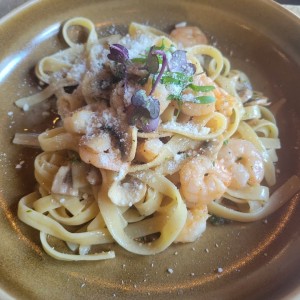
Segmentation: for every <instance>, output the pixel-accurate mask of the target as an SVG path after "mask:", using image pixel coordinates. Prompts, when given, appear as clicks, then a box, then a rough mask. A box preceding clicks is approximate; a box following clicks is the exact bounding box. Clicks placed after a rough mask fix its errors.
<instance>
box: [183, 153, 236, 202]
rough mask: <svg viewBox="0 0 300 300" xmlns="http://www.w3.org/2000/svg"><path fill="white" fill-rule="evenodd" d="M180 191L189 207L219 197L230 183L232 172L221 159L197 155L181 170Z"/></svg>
mask: <svg viewBox="0 0 300 300" xmlns="http://www.w3.org/2000/svg"><path fill="white" fill-rule="evenodd" d="M179 176H180V183H181V186H180V192H181V194H182V195H183V198H184V200H185V203H186V205H187V207H188V208H195V207H198V206H199V205H200V206H201V205H203V204H204V205H207V204H209V203H210V202H211V201H213V200H215V199H219V198H220V197H221V196H222V195H223V194H224V193H225V191H226V189H227V186H228V185H229V183H230V180H231V176H230V173H229V172H228V171H227V170H226V169H225V168H224V167H223V165H222V164H221V163H220V162H219V161H212V160H210V159H209V158H207V157H205V156H196V157H194V158H193V159H191V160H190V161H188V162H187V163H186V164H185V165H184V166H183V167H182V169H181V170H180V172H179Z"/></svg>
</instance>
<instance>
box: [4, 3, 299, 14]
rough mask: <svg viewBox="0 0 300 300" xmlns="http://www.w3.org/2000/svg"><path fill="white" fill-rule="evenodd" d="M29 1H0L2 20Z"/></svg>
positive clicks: (296, 9)
mask: <svg viewBox="0 0 300 300" xmlns="http://www.w3.org/2000/svg"><path fill="white" fill-rule="evenodd" d="M28 1H29V0H6V1H3V0H2V1H0V18H1V17H3V16H4V15H6V14H7V13H8V12H10V11H11V10H13V9H14V8H16V7H18V6H20V5H21V4H24V3H26V2H28ZM283 6H284V7H285V8H287V9H289V10H290V11H292V12H293V13H295V14H296V15H298V16H299V17H300V5H299V6H298V5H283Z"/></svg>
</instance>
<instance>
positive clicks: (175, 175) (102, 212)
mask: <svg viewBox="0 0 300 300" xmlns="http://www.w3.org/2000/svg"><path fill="white" fill-rule="evenodd" d="M74 29H75V32H77V33H78V32H80V33H81V31H82V33H84V34H82V35H76V34H75V35H73V34H72V33H74ZM84 35H85V36H86V39H85V41H79V40H76V36H84ZM62 36H63V38H64V41H65V42H66V44H67V45H68V47H67V48H66V49H63V50H61V51H59V52H57V53H54V54H52V55H49V56H46V57H43V58H42V59H41V60H40V61H39V62H38V63H37V65H36V67H35V73H36V76H37V78H38V79H39V80H40V81H41V82H42V83H43V84H45V85H47V87H45V88H44V90H43V91H41V92H39V93H37V94H36V95H33V96H29V97H24V98H22V99H19V100H17V101H16V105H17V106H18V107H20V108H23V109H24V110H28V109H31V107H32V106H34V105H38V104H39V103H41V102H43V101H46V100H47V99H48V98H50V97H52V96H54V97H56V108H57V112H56V113H57V114H58V115H59V119H60V120H59V122H56V123H55V124H56V125H55V127H54V128H49V129H48V130H46V131H45V132H42V133H41V134H39V136H38V137H37V136H34V135H32V134H31V136H30V138H26V136H24V134H22V135H20V134H19V135H18V134H17V135H16V137H15V140H14V141H15V143H16V144H24V145H27V146H40V148H41V150H42V152H41V153H40V154H39V155H38V156H37V157H36V158H35V162H34V169H35V171H34V175H35V178H36V181H37V184H38V185H37V190H36V191H35V192H33V193H31V194H29V195H26V196H24V197H23V198H22V199H21V200H20V202H19V205H18V216H19V218H20V219H21V220H22V221H23V222H24V223H26V224H27V225H29V226H31V227H33V228H35V229H37V230H39V231H40V240H41V244H42V247H43V248H44V250H45V252H46V253H47V254H49V255H50V256H52V257H54V258H56V259H59V260H66V261H72V260H103V259H111V258H114V257H115V253H114V252H113V251H109V250H107V249H109V248H111V244H112V243H117V244H118V245H120V246H121V247H123V248H124V249H126V250H128V251H130V252H132V253H135V254H140V255H152V254H156V253H159V252H161V251H163V250H165V249H166V248H168V247H169V246H170V245H171V244H172V243H179V242H193V241H195V240H197V239H198V238H199V237H200V236H201V235H202V234H203V232H204V231H205V229H206V221H207V219H208V218H209V216H210V215H209V214H215V215H217V216H219V217H224V218H228V219H232V220H236V221H240V222H250V221H256V220H258V219H261V218H264V217H266V216H267V215H268V214H271V213H273V212H274V211H275V210H277V209H278V208H279V207H280V206H281V205H283V204H284V203H285V202H286V201H288V199H289V198H291V197H292V196H293V195H294V194H295V193H296V192H297V191H298V190H299V183H300V180H299V178H298V177H297V176H292V177H291V178H290V179H289V180H288V181H287V182H286V183H285V184H284V185H283V186H282V187H280V188H279V189H278V190H277V191H275V192H274V193H273V194H272V195H270V190H269V188H270V187H271V186H273V185H275V184H276V172H275V163H276V162H277V161H278V156H277V154H276V151H277V150H278V149H280V148H281V143H280V138H279V130H278V127H277V124H276V120H275V117H274V115H273V113H272V111H271V110H270V109H269V108H267V107H266V106H268V105H269V104H270V102H269V100H268V99H267V98H266V97H264V96H263V95H262V94H260V93H257V92H255V91H254V90H253V88H252V85H251V83H250V79H249V78H248V77H247V75H246V74H244V73H243V72H241V71H239V70H234V69H232V66H231V63H230V60H229V59H228V58H226V57H224V55H223V54H222V52H221V51H220V50H218V49H217V48H216V47H214V46H211V45H208V43H207V41H208V39H207V38H206V36H205V35H204V34H203V33H202V31H201V30H200V29H199V28H197V27H190V26H184V27H180V28H179V27H178V28H175V29H174V30H173V31H172V32H171V33H170V34H166V33H163V32H161V31H160V30H158V29H155V28H152V27H150V26H146V25H142V24H138V23H135V22H133V23H131V24H130V25H129V33H128V34H127V35H125V36H121V35H119V34H115V35H113V36H108V37H102V38H98V35H97V31H96V28H95V25H94V24H93V22H92V21H91V20H89V19H86V18H83V17H76V18H72V19H70V20H67V21H66V22H65V23H64V24H63V26H62ZM60 241H63V242H65V243H61V242H60ZM63 245H65V248H63V247H64V246H63Z"/></svg>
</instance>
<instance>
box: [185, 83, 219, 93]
mask: <svg viewBox="0 0 300 300" xmlns="http://www.w3.org/2000/svg"><path fill="white" fill-rule="evenodd" d="M188 87H189V88H191V89H192V90H193V91H195V92H203V93H207V92H211V91H213V90H214V89H215V87H214V86H213V85H195V84H193V83H191V84H189V85H188Z"/></svg>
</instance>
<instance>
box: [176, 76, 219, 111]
mask: <svg viewBox="0 0 300 300" xmlns="http://www.w3.org/2000/svg"><path fill="white" fill-rule="evenodd" d="M193 84H195V85H199V86H205V85H208V86H214V85H215V84H214V82H213V81H212V80H211V79H210V78H209V77H208V76H207V75H206V74H204V73H202V74H199V75H196V76H194V79H193ZM182 94H183V97H182V100H183V103H182V105H181V111H182V112H183V113H184V114H185V115H187V116H191V117H199V116H202V115H207V114H210V113H213V112H214V111H215V102H212V103H207V104H202V103H201V104H200V103H195V102H193V99H195V98H196V97H198V96H204V95H205V96H213V95H214V94H213V92H205V93H203V92H195V91H193V90H192V89H190V88H187V89H185V90H184V91H183V93H182Z"/></svg>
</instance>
